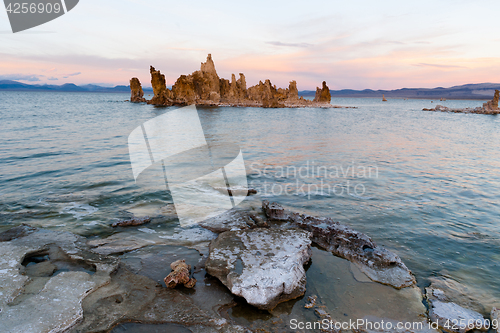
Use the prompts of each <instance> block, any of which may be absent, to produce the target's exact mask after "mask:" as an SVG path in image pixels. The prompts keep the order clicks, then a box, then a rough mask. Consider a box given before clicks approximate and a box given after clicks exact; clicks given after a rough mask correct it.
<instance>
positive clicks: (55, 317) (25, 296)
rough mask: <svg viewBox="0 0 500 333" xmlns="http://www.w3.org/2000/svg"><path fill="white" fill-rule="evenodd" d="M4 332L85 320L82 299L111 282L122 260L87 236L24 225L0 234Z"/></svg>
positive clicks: (54, 327)
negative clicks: (92, 248) (105, 254)
mask: <svg viewBox="0 0 500 333" xmlns="http://www.w3.org/2000/svg"><path fill="white" fill-rule="evenodd" d="M0 239H8V240H9V241H4V242H0V322H1V323H2V325H1V326H2V332H24V333H28V332H37V333H39V332H62V331H65V330H67V329H69V328H71V327H73V326H74V325H75V324H76V323H78V322H79V321H81V320H82V318H83V309H82V304H81V303H82V300H83V299H84V298H85V297H86V296H87V295H88V294H89V293H90V292H92V291H94V290H96V289H98V288H99V287H101V286H103V285H105V284H107V283H109V281H110V279H111V278H110V274H111V272H112V271H113V270H114V269H115V268H116V267H117V264H118V262H117V260H116V259H113V258H102V257H100V256H98V255H96V254H93V253H91V252H89V251H88V248H87V247H86V245H85V241H84V239H83V238H82V237H79V236H76V235H73V234H71V233H67V232H51V231H45V230H38V229H35V228H31V227H29V226H20V227H16V228H14V229H11V230H10V231H7V232H5V233H3V234H2V235H0Z"/></svg>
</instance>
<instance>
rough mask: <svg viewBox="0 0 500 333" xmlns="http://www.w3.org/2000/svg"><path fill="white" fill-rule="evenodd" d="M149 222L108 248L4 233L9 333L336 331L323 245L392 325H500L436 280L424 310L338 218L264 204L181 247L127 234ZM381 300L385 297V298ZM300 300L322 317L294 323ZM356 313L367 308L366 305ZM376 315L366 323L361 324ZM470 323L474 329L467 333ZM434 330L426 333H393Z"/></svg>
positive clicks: (24, 228)
mask: <svg viewBox="0 0 500 333" xmlns="http://www.w3.org/2000/svg"><path fill="white" fill-rule="evenodd" d="M151 220H152V219H150V218H142V219H141V218H137V219H134V220H131V222H130V223H122V224H120V225H117V227H119V228H122V229H120V231H119V232H118V233H115V234H113V235H111V236H109V237H107V238H104V239H86V238H84V237H81V236H78V235H75V234H72V233H68V232H58V231H48V230H44V229H37V228H33V227H31V226H28V225H20V226H17V227H14V228H12V229H10V230H8V231H6V232H3V233H1V234H0V322H1V323H2V327H3V328H4V330H3V331H5V332H109V331H112V330H113V328H114V327H115V326H117V325H120V324H123V323H127V322H136V323H142V324H148V325H152V324H177V325H181V326H184V327H187V328H188V329H189V331H191V332H257V331H258V332H267V331H270V332H287V331H289V330H290V327H289V324H290V323H291V318H300V316H305V317H302V319H304V320H306V319H308V318H309V319H308V320H311V318H316V319H315V320H316V321H319V320H323V319H325V318H326V319H328V320H331V322H332V323H334V322H341V321H342V318H339V317H336V316H335V315H334V314H332V313H331V312H329V310H328V308H327V307H325V306H324V305H322V304H323V303H324V302H325V301H326V300H327V299H325V297H328V296H327V295H323V293H324V291H323V292H322V291H321V290H318V288H319V287H320V286H321V287H322V288H327V289H328V288H331V287H328V286H327V285H325V284H324V283H321V284H319V285H318V284H317V282H314V281H312V282H311V281H309V280H310V277H309V276H308V275H309V274H308V273H307V270H308V267H309V266H310V265H311V262H314V261H316V260H320V261H321V260H330V259H328V258H331V259H333V258H335V257H333V256H331V255H330V257H328V256H325V255H323V254H321V255H320V256H318V254H319V252H318V251H320V250H318V249H316V248H315V246H316V247H320V248H323V249H324V250H325V251H328V252H331V253H333V254H334V255H335V256H336V257H337V259H335V260H336V261H335V262H336V263H337V264H335V265H341V266H342V265H345V262H346V260H348V262H350V265H351V266H350V269H349V270H350V271H351V272H352V274H353V277H354V279H355V280H353V281H354V283H357V284H359V286H358V287H357V288H358V289H360V290H362V289H363V288H364V287H363V285H365V284H367V283H368V284H369V285H370V286H371V287H370V288H371V289H370V290H373V291H372V293H375V294H374V295H368V294H366V295H364V296H363V294H362V295H361V296H360V297H366V298H367V299H366V302H368V299H370V297H376V298H390V299H394V300H397V301H395V302H396V304H393V305H392V306H393V307H394V313H398V310H396V309H397V308H398V307H399V308H403V309H408V311H409V312H407V314H406V315H404V316H403V315H402V314H401V315H398V316H400V317H398V318H394V317H391V316H390V317H389V318H390V319H392V320H400V321H405V320H406V321H409V320H412V321H415V320H417V321H419V322H421V323H423V324H425V325H424V327H427V326H426V325H429V324H430V323H433V322H435V323H439V328H440V329H444V330H446V331H448V332H460V333H462V332H466V331H468V330H471V329H479V330H485V329H487V328H488V326H489V325H491V324H490V322H489V320H493V319H496V320H498V317H499V311H498V310H497V309H496V308H492V309H484V307H482V306H481V304H480V303H478V302H477V301H473V300H472V299H471V298H469V297H468V296H467V295H460V294H459V293H457V292H454V291H453V289H449V288H448V289H447V287H446V286H444V285H442V284H440V283H438V282H437V281H436V282H433V283H432V284H431V285H430V286H428V288H427V289H426V292H425V298H426V300H427V304H428V308H425V307H424V306H423V303H422V299H423V298H424V294H423V293H422V291H421V289H420V288H418V287H417V286H416V279H415V277H414V276H413V274H412V273H411V271H410V270H409V269H408V268H407V267H406V266H405V264H404V263H403V262H402V260H401V259H400V258H399V256H398V255H397V254H395V253H393V252H391V251H389V250H387V249H384V248H383V247H380V246H378V245H377V244H375V242H374V241H373V240H372V239H371V238H370V237H368V236H367V235H365V234H363V233H360V232H358V231H355V230H353V229H351V228H350V227H348V226H346V225H342V224H340V223H338V222H335V221H333V220H331V219H330V218H325V217H314V216H309V215H305V214H301V213H298V212H293V211H291V210H288V209H285V208H284V207H283V206H281V205H280V204H278V203H270V202H268V201H263V202H262V208H253V209H251V210H249V209H246V210H232V211H229V212H227V213H225V214H224V215H222V216H219V217H217V218H212V219H209V220H206V221H205V222H204V223H203V224H201V227H203V228H205V229H208V230H205V231H206V237H201V238H200V239H199V240H197V239H195V238H193V237H189V239H188V240H186V241H185V242H184V243H183V242H179V239H182V237H178V238H175V237H159V238H157V239H156V240H151V239H141V238H140V237H137V236H133V234H131V233H127V231H128V230H135V229H137V228H139V229H137V230H140V229H141V228H142V229H144V231H148V230H149V231H151V233H154V230H153V229H147V230H146V228H144V227H141V225H142V224H146V223H152V222H151ZM198 228H199V227H198ZM200 230H204V229H200ZM209 230H210V231H209ZM197 232H198V233H200V231H197ZM146 234H150V233H149V232H148V233H146ZM210 240H211V241H210ZM185 246H188V247H189V248H191V249H189V248H186V247H185ZM323 253H326V252H324V251H323ZM341 258H343V259H341ZM332 264H333V263H331V264H327V266H330V265H332ZM341 266H338V267H341ZM311 267H317V266H314V264H313V266H311ZM191 268H192V269H191ZM315 269H317V268H315ZM171 270H173V271H172V272H171ZM191 270H192V276H191V273H190V272H191ZM349 274H351V273H349ZM344 275H345V273H342V272H341V271H340V270H338V271H337V272H336V273H334V276H328V278H329V279H328V280H327V281H330V282H327V281H325V283H327V284H332V283H333V281H337V279H340V278H342V279H344V277H343V276H344ZM313 280H314V279H313ZM217 281H220V282H217ZM356 281H358V282H356ZM311 283H312V284H311ZM352 283H353V282H349V283H347V284H346V287H347V286H348V285H349V284H352ZM177 285H180V286H177ZM182 285H185V286H182ZM176 286H177V287H176ZM309 288H313V289H312V290H308V289H309ZM375 290H379V291H375ZM312 292H313V293H315V294H312ZM380 292H382V293H383V294H376V293H380ZM306 296H307V298H304V299H303V300H302V298H303V297H306ZM240 297H241V299H245V300H246V302H242V301H241V300H240ZM297 301H299V302H300V304H303V305H302V308H303V309H305V310H304V311H307V309H310V310H311V311H313V312H310V315H308V314H307V313H306V314H301V313H297V312H296V311H297V307H294V306H293V305H294V304H295V303H296V302H297ZM339 301H340V302H344V301H345V302H348V300H341V299H340V300H339ZM237 304H241V305H237ZM244 304H247V305H244ZM238 306H248V307H249V308H248V309H247V310H246V311H247V312H248V311H250V310H249V309H252V308H254V309H255V308H258V309H261V311H264V312H266V313H270V314H271V317H270V318H272V317H273V316H274V317H276V318H281V319H280V320H281V321H282V322H280V321H279V320H278V319H276V320H271V321H268V320H264V321H263V320H258V321H256V322H255V323H251V322H249V323H247V324H242V323H241V321H239V319H238V317H239V316H238V315H237V314H236V312H232V315H229V314H228V311H231V310H230V309H231V308H234V309H236V308H237V307H238ZM353 306H355V307H358V308H362V306H364V304H361V303H360V304H354V305H353ZM287 309H288V310H287ZM410 309H411V310H410ZM233 311H236V310H233ZM255 311H256V310H251V311H250V312H255ZM478 311H479V312H478ZM490 311H491V315H490V318H485V317H487V316H483V314H484V313H486V312H488V313H489V312H490ZM264 312H262V313H261V314H259V316H264V314H263V313H264ZM358 312H359V311H358ZM255 313H257V312H255ZM367 315H368V314H367V313H362V312H361V313H359V314H358V316H359V317H360V318H363V317H366V316H367ZM307 316H309V317H307ZM311 316H312V317H311ZM263 318H266V317H265V316H264V317H263ZM378 319H380V320H382V319H387V318H385V317H379V318H378ZM461 319H465V322H464V324H463V325H462V324H461V322H462V321H463V320H462V321H461ZM283 320H285V321H289V322H283ZM453 320H458V321H457V323H458V324H457V325H456V327H447V324H446V323H447V322H450V321H453ZM469 320H470V321H469ZM287 327H288V329H287ZM437 329H438V327H431V326H428V329H422V330H421V329H418V330H417V329H410V330H407V329H405V330H393V331H397V332H399V331H400V332H403V331H405V332H421V331H425V332H431V331H432V332H438V330H437ZM330 331H332V332H333V331H337V332H338V331H340V330H330ZM344 331H347V330H344ZM356 332H372V330H369V329H358V330H357V331H356Z"/></svg>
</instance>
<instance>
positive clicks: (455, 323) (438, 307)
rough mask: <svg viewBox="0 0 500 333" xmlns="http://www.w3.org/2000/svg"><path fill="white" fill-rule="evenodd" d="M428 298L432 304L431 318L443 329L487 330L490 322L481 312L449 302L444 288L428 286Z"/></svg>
mask: <svg viewBox="0 0 500 333" xmlns="http://www.w3.org/2000/svg"><path fill="white" fill-rule="evenodd" d="M426 298H427V301H428V302H429V305H430V309H429V317H430V319H431V320H432V321H433V322H435V321H437V322H438V324H439V327H440V328H442V329H443V330H445V331H447V332H459V333H465V332H467V331H470V330H473V329H479V330H487V327H488V323H487V322H486V321H485V319H484V318H483V316H482V315H481V314H480V313H478V312H476V311H473V310H470V309H466V308H463V307H461V306H460V305H458V304H455V303H453V302H448V298H447V296H446V295H445V294H444V292H443V291H442V290H440V289H433V288H426Z"/></svg>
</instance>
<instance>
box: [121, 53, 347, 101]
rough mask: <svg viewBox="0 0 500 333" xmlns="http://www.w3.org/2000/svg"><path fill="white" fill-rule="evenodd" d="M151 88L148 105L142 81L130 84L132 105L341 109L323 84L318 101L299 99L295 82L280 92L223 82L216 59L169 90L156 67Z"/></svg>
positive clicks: (241, 80)
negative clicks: (332, 102) (334, 103)
mask: <svg viewBox="0 0 500 333" xmlns="http://www.w3.org/2000/svg"><path fill="white" fill-rule="evenodd" d="M150 73H151V84H152V86H153V92H154V97H153V98H152V99H151V100H149V101H147V100H146V99H145V98H144V92H143V91H142V87H141V83H140V81H139V79H138V78H136V77H134V78H132V79H131V80H130V90H131V97H130V101H131V102H135V103H141V102H147V103H148V104H152V105H160V106H171V105H189V104H196V105H204V106H248V107H264V108H285V107H288V108H291V107H323V108H325V107H326V108H328V107H337V108H339V107H340V106H334V105H331V104H330V101H331V99H332V98H331V95H330V89H329V88H328V86H327V85H326V82H325V81H323V83H322V87H321V88H316V96H315V98H314V100H312V101H311V100H307V99H304V98H303V97H299V92H298V90H297V82H296V81H291V82H290V84H289V86H288V88H285V89H284V88H276V85H273V84H272V83H271V81H270V80H269V79H267V80H265V81H264V83H263V82H262V81H260V82H259V84H257V85H255V86H252V87H249V88H247V83H246V79H245V75H244V74H243V73H240V74H239V78H238V79H236V76H235V75H234V74H233V75H232V76H231V81H229V80H228V79H223V78H220V77H219V75H218V74H217V71H216V70H215V64H214V61H213V60H212V55H211V54H209V55H208V57H207V61H206V62H204V63H201V68H200V70H199V71H195V72H193V73H192V74H190V75H181V76H180V77H179V78H178V79H177V81H175V84H174V85H173V86H172V89H171V90H170V89H168V88H167V86H166V81H165V75H163V74H161V72H160V71H159V70H156V69H155V68H154V67H153V66H151V67H150Z"/></svg>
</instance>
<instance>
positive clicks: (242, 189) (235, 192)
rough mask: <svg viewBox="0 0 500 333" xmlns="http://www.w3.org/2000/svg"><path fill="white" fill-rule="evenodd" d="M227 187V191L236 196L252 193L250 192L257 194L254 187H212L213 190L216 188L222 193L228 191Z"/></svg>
mask: <svg viewBox="0 0 500 333" xmlns="http://www.w3.org/2000/svg"><path fill="white" fill-rule="evenodd" d="M228 189H229V191H231V194H232V195H236V196H242V195H244V196H248V195H252V194H257V190H256V189H254V188H251V187H248V188H247V187H240V186H238V187H229V188H227V187H214V190H217V191H219V192H221V193H223V194H225V193H227V192H228Z"/></svg>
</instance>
